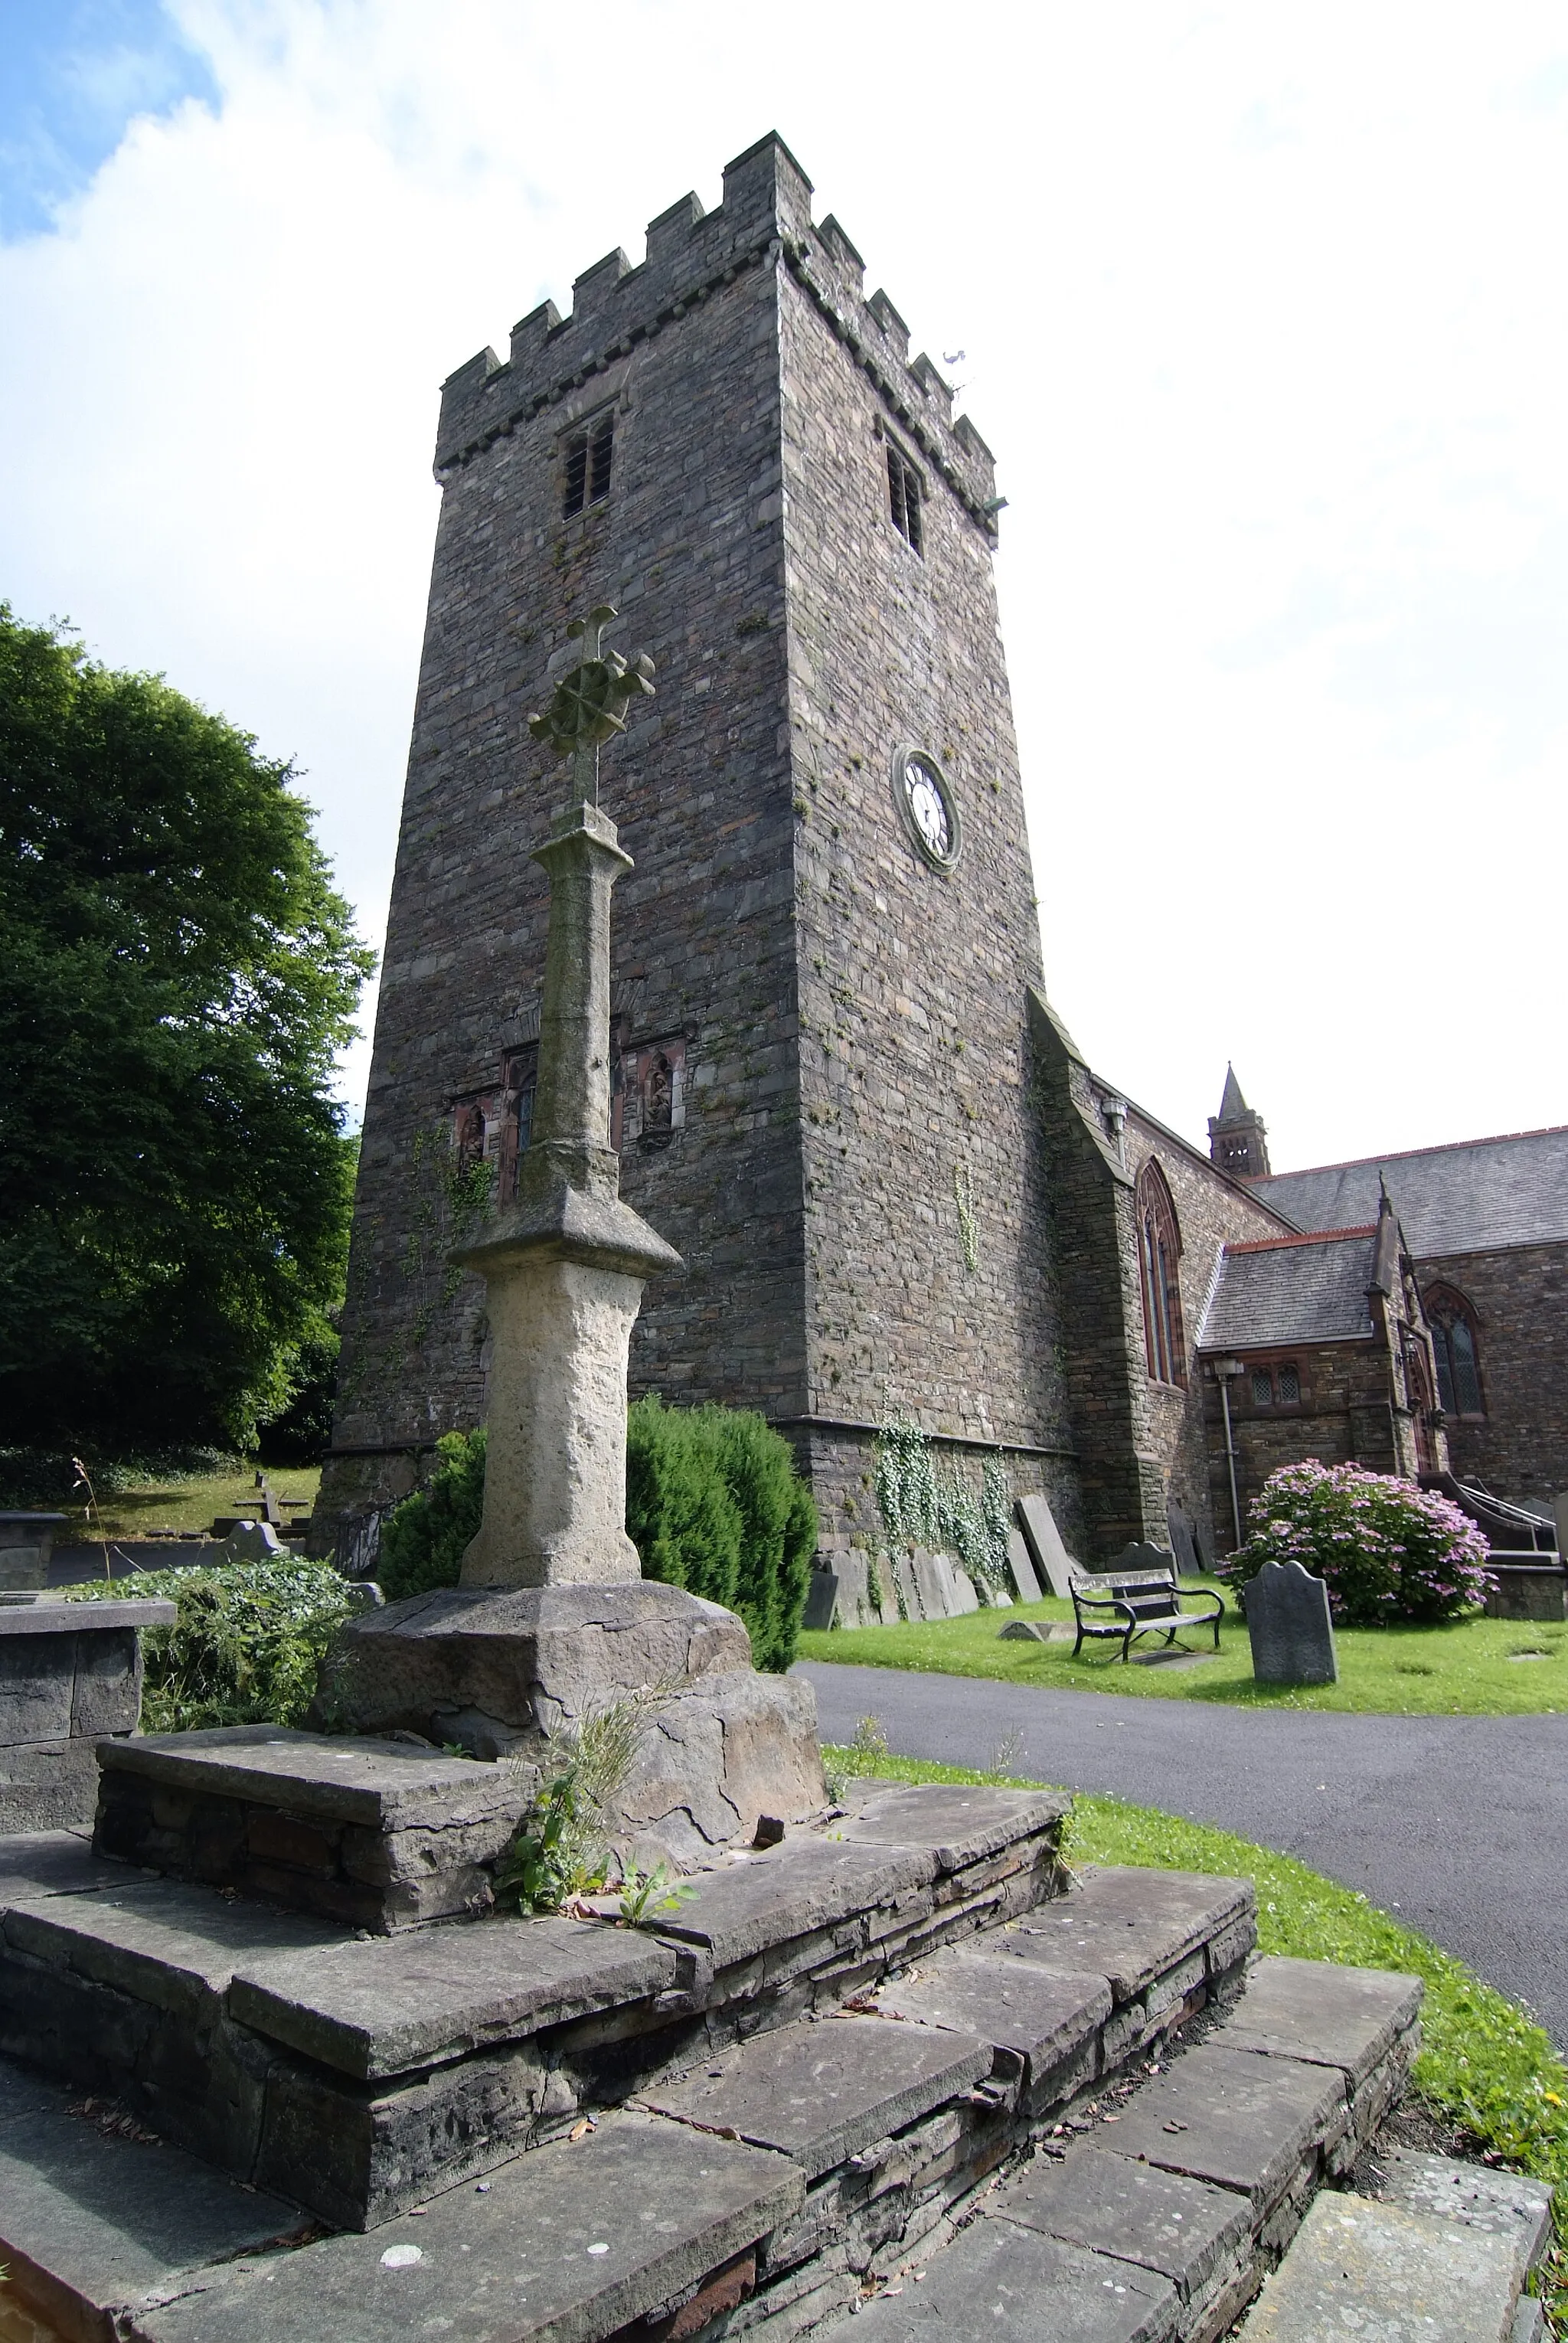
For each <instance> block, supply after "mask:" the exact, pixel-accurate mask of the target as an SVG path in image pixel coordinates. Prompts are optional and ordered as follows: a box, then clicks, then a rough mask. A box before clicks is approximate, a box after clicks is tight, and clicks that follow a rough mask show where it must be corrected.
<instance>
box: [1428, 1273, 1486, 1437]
mask: <svg viewBox="0 0 1568 2343" xmlns="http://www.w3.org/2000/svg"><path fill="white" fill-rule="evenodd" d="M1426 1322H1427V1324H1428V1325H1429V1326H1430V1327H1431V1329H1432V1364H1433V1365H1434V1366H1435V1367H1436V1369H1437V1396H1438V1403H1439V1405H1440V1406H1441V1407H1442V1409H1443V1410H1444V1411H1445V1413H1448V1414H1449V1415H1484V1414H1485V1413H1486V1402H1485V1400H1484V1398H1483V1395H1482V1389H1481V1344H1480V1342H1479V1340H1478V1338H1477V1334H1476V1325H1475V1312H1474V1311H1473V1309H1472V1308H1471V1306H1470V1304H1469V1302H1467V1301H1466V1300H1465V1298H1464V1296H1463V1294H1462V1293H1456V1292H1454V1290H1453V1288H1452V1286H1451V1285H1437V1286H1434V1287H1433V1288H1432V1292H1430V1293H1429V1294H1428V1295H1427V1297H1426Z"/></svg>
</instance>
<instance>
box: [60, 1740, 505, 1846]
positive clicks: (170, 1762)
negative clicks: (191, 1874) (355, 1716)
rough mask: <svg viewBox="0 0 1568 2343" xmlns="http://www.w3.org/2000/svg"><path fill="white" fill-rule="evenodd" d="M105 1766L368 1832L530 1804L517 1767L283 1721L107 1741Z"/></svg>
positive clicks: (199, 1793)
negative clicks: (304, 1730)
mask: <svg viewBox="0 0 1568 2343" xmlns="http://www.w3.org/2000/svg"><path fill="white" fill-rule="evenodd" d="M98 1762H99V1764H100V1765H101V1766H102V1767H103V1769H104V1771H105V1772H106V1773H108V1772H110V1771H111V1770H112V1771H114V1772H116V1773H125V1774H136V1775H141V1776H142V1777H143V1778H144V1779H146V1780H149V1781H153V1782H156V1783H159V1784H161V1785H163V1786H164V1787H165V1788H166V1789H171V1790H183V1791H185V1792H186V1793H187V1794H188V1795H191V1796H193V1797H219V1798H240V1799H243V1800H245V1801H246V1802H247V1803H248V1804H251V1805H262V1806H277V1807H280V1808H282V1809H283V1811H284V1812H286V1813H288V1814H298V1815H317V1816H320V1817H321V1818H322V1819H324V1820H326V1821H328V1822H344V1823H353V1824H355V1825H357V1826H358V1827H359V1828H360V1829H365V1830H382V1831H387V1830H401V1829H407V1828H408V1827H409V1826H410V1825H415V1824H417V1823H435V1824H443V1823H453V1824H456V1823H462V1822H471V1821H472V1822H477V1821H481V1820H484V1819H487V1817H488V1816H490V1815H495V1814H501V1813H505V1812H507V1811H508V1810H511V1809H516V1810H517V1811H518V1812H520V1811H521V1810H522V1808H523V1807H524V1806H526V1805H527V1804H528V1783H527V1781H526V1780H519V1779H518V1776H517V1775H515V1774H514V1773H513V1771H512V1769H511V1768H510V1767H509V1766H507V1765H482V1764H480V1763H479V1762H478V1760H477V1759H475V1758H471V1757H444V1756H443V1755H441V1754H440V1752H439V1751H438V1750H434V1749H415V1748H412V1747H410V1746H409V1745H407V1743H404V1742H397V1741H377V1740H368V1739H347V1738H338V1737H335V1736H331V1735H324V1734H318V1733H300V1732H296V1731H295V1730H293V1729H292V1728H291V1727H289V1726H286V1725H224V1726H218V1727H215V1728H214V1729H213V1730H212V1731H210V1732H205V1733H166V1734H148V1735H145V1736H140V1737H137V1738H136V1739H134V1740H128V1741H114V1742H106V1743H104V1744H103V1745H101V1747H100V1749H99V1752H98Z"/></svg>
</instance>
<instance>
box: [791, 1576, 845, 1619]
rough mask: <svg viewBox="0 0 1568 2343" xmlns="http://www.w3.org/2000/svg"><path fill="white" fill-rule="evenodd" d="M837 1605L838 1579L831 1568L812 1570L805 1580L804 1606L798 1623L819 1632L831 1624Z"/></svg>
mask: <svg viewBox="0 0 1568 2343" xmlns="http://www.w3.org/2000/svg"><path fill="white" fill-rule="evenodd" d="M838 1607H839V1581H838V1578H837V1576H836V1575H835V1574H834V1573H833V1572H832V1571H831V1570H814V1571H813V1572H812V1573H811V1575H810V1577H809V1579H808V1580H807V1581H806V1608H805V1610H804V1612H803V1613H802V1614H801V1618H800V1624H801V1625H802V1627H809V1628H811V1629H813V1630H816V1631H818V1632H819V1631H820V1630H821V1629H822V1628H824V1627H830V1626H831V1625H832V1624H833V1614H834V1612H835V1611H836V1610H837V1609H838Z"/></svg>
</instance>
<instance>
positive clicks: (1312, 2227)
mask: <svg viewBox="0 0 1568 2343" xmlns="http://www.w3.org/2000/svg"><path fill="white" fill-rule="evenodd" d="M1516 2292H1517V2288H1516V2284H1515V2279H1514V2272H1513V2247H1512V2244H1511V2243H1510V2241H1509V2240H1508V2239H1507V2238H1505V2237H1489V2236H1487V2235H1486V2234H1484V2233H1483V2231H1480V2230H1476V2229H1461V2228H1457V2227H1453V2226H1452V2225H1451V2224H1449V2223H1447V2222H1439V2221H1434V2220H1429V2219H1426V2218H1424V2217H1421V2216H1419V2215H1415V2214H1411V2213H1407V2212H1405V2211H1403V2210H1402V2208H1400V2207H1397V2206H1393V2205H1387V2204H1382V2203H1380V2202H1379V2201H1378V2200H1377V2199H1376V2198H1374V2197H1357V2196H1354V2195H1352V2194H1351V2193H1350V2192H1348V2191H1347V2192H1346V2193H1345V2194H1344V2195H1338V2194H1333V2193H1330V2192H1327V2191H1325V2193H1324V2194H1323V2195H1322V2196H1321V2197H1318V2198H1317V2199H1316V2201H1315V2202H1314V2204H1313V2205H1312V2209H1311V2210H1310V2212H1309V2213H1308V2215H1307V2217H1306V2219H1305V2220H1304V2221H1303V2222H1302V2227H1301V2229H1300V2230H1299V2232H1298V2233H1297V2236H1296V2239H1295V2242H1294V2244H1293V2245H1292V2247H1291V2249H1290V2251H1289V2253H1288V2254H1287V2255H1286V2256H1285V2258H1284V2260H1283V2261H1282V2263H1281V2265H1280V2267H1279V2268H1278V2269H1277V2270H1276V2271H1275V2272H1274V2274H1273V2276H1272V2277H1271V2278H1270V2279H1269V2280H1268V2281H1267V2283H1266V2284H1265V2286H1264V2288H1263V2291H1262V2293H1261V2295H1260V2296H1259V2298H1258V2300H1257V2303H1256V2304H1255V2306H1254V2308H1253V2309H1252V2311H1251V2316H1250V2317H1249V2318H1248V2320H1247V2323H1246V2325H1245V2327H1244V2328H1242V2330H1241V2332H1242V2335H1243V2337H1244V2338H1245V2343H1343V2338H1346V2337H1349V2336H1366V2337H1369V2338H1370V2337H1374V2336H1375V2338H1377V2343H1506V2338H1507V2336H1508V2332H1509V2329H1510V2328H1511V2327H1512V2326H1513V2305H1514V2297H1515V2294H1516Z"/></svg>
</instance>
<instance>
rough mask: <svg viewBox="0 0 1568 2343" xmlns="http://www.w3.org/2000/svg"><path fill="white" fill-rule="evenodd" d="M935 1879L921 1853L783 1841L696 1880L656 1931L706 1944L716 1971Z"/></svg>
mask: <svg viewBox="0 0 1568 2343" xmlns="http://www.w3.org/2000/svg"><path fill="white" fill-rule="evenodd" d="M936 1875H937V1862H936V1857H935V1855H933V1854H932V1853H930V1850H929V1849H927V1848H924V1847H920V1846H909V1845H892V1846H881V1845H864V1846H851V1845H843V1844H841V1843H840V1842H839V1841H836V1840H832V1839H820V1838H793V1839H786V1840H785V1841H784V1844H783V1845H781V1846H779V1847H776V1848H773V1849H772V1850H770V1851H769V1853H768V1854H766V1855H753V1856H751V1857H750V1858H749V1860H747V1861H744V1862H732V1863H730V1864H729V1865H725V1866H724V1868H722V1869H721V1870H718V1871H709V1872H703V1873H702V1874H700V1875H699V1876H698V1877H697V1878H696V1879H694V1880H693V1881H691V1882H690V1885H691V1886H692V1888H693V1890H694V1893H693V1895H692V1896H691V1898H690V1901H689V1902H688V1903H686V1904H683V1905H682V1906H681V1907H680V1910H679V1911H678V1912H677V1913H675V1914H672V1915H670V1916H668V1917H661V1918H660V1920H659V1923H658V1933H659V1935H660V1936H668V1937H673V1938H675V1939H676V1940H677V1941H678V1942H680V1943H683V1944H691V1945H701V1946H706V1947H707V1948H708V1950H709V1952H710V1953H711V1955H712V1958H713V1965H714V1966H715V1967H716V1968H727V1967H729V1966H731V1965H732V1964H733V1963H734V1962H737V1961H745V1960H750V1959H752V1958H754V1957H755V1956H756V1955H757V1954H759V1953H761V1952H765V1951H766V1950H768V1949H769V1947H770V1946H775V1945H780V1944H785V1943H787V1942H788V1941H789V1939H790V1938H791V1937H794V1936H809V1935H810V1934H812V1933H813V1932H815V1931H816V1930H819V1929H822V1928H830V1927H833V1926H836V1925H837V1924H838V1923H839V1922H840V1921H845V1920H848V1919H849V1918H850V1917H851V1916H857V1915H859V1914H861V1913H864V1912H866V1911H869V1910H871V1909H874V1908H875V1907H876V1906H879V1905H883V1904H887V1903H891V1902H892V1901H894V1900H895V1899H896V1898H897V1897H899V1896H906V1895H909V1894H910V1893H911V1892H912V1891H914V1890H916V1889H919V1888H922V1887H929V1886H930V1884H931V1882H932V1880H934V1879H935V1877H936Z"/></svg>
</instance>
